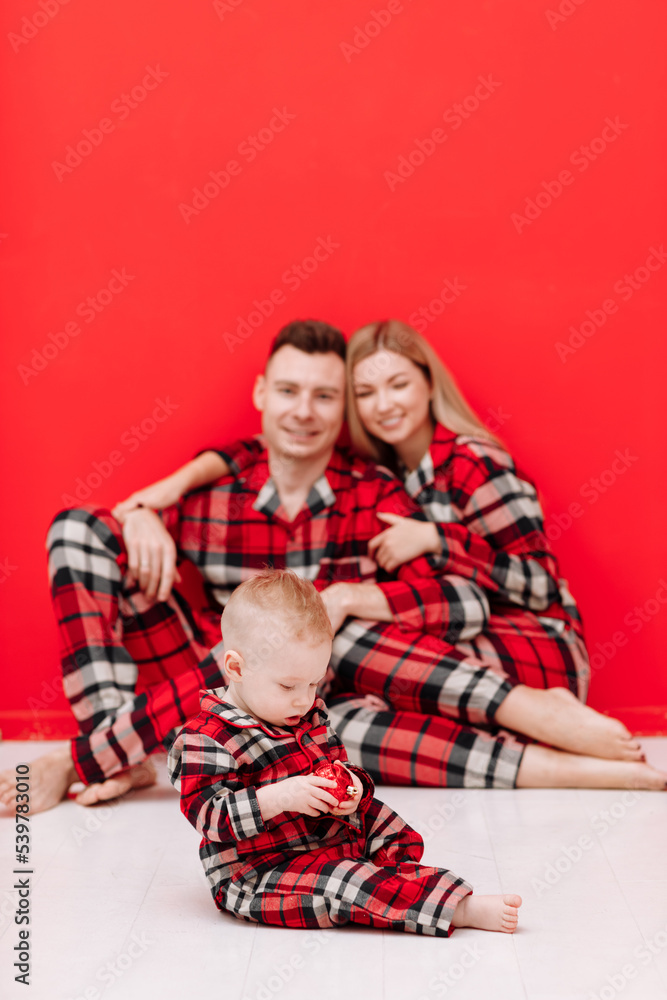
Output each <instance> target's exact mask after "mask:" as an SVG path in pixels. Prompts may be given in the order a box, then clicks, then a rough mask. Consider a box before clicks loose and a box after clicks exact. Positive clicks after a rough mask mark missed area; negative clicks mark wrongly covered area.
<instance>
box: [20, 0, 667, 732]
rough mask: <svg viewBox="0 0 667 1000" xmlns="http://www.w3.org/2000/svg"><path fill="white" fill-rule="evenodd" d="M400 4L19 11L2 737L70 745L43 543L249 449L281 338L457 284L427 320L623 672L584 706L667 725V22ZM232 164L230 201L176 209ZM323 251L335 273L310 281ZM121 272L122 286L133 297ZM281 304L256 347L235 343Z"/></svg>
mask: <svg viewBox="0 0 667 1000" xmlns="http://www.w3.org/2000/svg"><path fill="white" fill-rule="evenodd" d="M399 8H400V9H399ZM373 10H375V12H376V14H375V15H373V14H372V11H373ZM391 10H393V12H394V13H393V14H392V15H391V17H390V16H389V13H385V12H386V11H387V4H386V2H385V0H377V3H376V4H375V5H373V4H372V3H371V2H370V0H368V2H363V0H348V2H346V3H309V2H305V0H301V2H299V0H284V2H282V3H280V4H276V3H273V2H271V0H229V2H227V3H225V2H218V3H215V4H214V3H208V2H207V3H194V4H184V3H176V2H173V0H159V2H157V0H153V2H149V0H132V2H131V3H130V2H129V0H118V2H116V3H114V4H102V3H91V2H88V3H85V2H83V0H71V2H69V3H67V4H66V5H65V6H60V5H59V2H58V0H42V2H41V3H40V2H39V0H30V2H22V0H8V2H6V3H5V4H3V7H2V12H1V13H0V23H1V25H2V31H0V42H1V47H2V49H3V52H4V56H3V69H2V84H3V86H2V92H3V94H4V98H3V103H4V107H3V118H2V120H3V122H4V126H3V127H4V132H5V144H4V149H5V153H4V157H3V159H4V167H5V181H4V189H5V193H6V194H9V197H8V198H7V199H6V205H5V211H4V215H3V220H2V231H3V232H2V240H1V246H0V253H1V256H2V266H3V278H4V288H5V292H4V305H3V319H4V329H5V338H4V346H3V351H4V364H3V369H2V403H1V406H2V426H3V442H2V451H3V454H2V458H3V468H4V469H5V473H4V483H5V488H4V489H3V490H2V491H1V493H0V505H1V507H2V512H1V513H2V519H1V523H2V525H3V539H2V545H1V547H0V581H1V582H0V597H1V599H2V604H3V618H2V634H1V635H0V655H1V656H2V660H3V668H4V669H3V686H2V694H3V697H2V702H3V708H2V713H1V716H0V723H1V724H2V729H3V732H4V735H5V737H13V736H22V737H25V736H26V735H33V736H36V737H53V736H57V735H62V734H64V733H67V732H70V731H71V724H70V721H69V715H68V712H67V708H66V703H65V701H64V699H63V697H62V693H61V692H59V685H58V677H59V669H58V661H57V645H56V633H55V626H54V621H53V618H52V613H51V609H50V604H49V599H48V592H47V582H46V572H45V553H44V537H45V533H46V530H47V526H48V523H49V521H50V518H51V517H52V515H53V514H54V513H55V512H56V510H58V509H59V508H60V507H62V506H64V505H67V497H68V496H69V497H72V496H74V495H75V491H76V489H77V487H79V488H80V487H81V482H80V480H81V481H83V483H84V485H85V483H86V481H88V483H89V486H88V488H89V489H90V490H91V495H90V498H89V499H91V500H93V501H94V502H103V503H108V504H109V505H111V504H113V502H115V501H117V500H118V499H120V498H122V497H124V496H126V495H127V494H128V493H129V492H130V491H131V490H132V489H134V488H137V487H138V486H140V485H144V484H146V483H147V482H149V481H151V480H152V479H154V478H156V477H158V476H160V475H164V474H166V473H167V472H168V471H170V470H171V469H172V468H174V467H175V466H176V465H177V464H180V463H181V462H183V461H184V460H186V459H187V458H188V457H190V456H191V455H192V453H193V452H194V451H195V450H197V449H198V448H200V447H201V446H203V445H204V444H206V443H210V442H214V441H219V440H224V439H228V438H230V437H231V436H235V435H238V434H239V433H245V432H248V431H251V430H254V429H256V428H257V426H258V425H257V420H256V418H255V416H254V414H253V412H252V410H251V407H250V403H249V390H250V386H251V383H252V378H253V376H254V374H255V372H256V371H257V369H258V366H259V365H260V363H261V359H262V357H263V354H264V352H265V348H266V346H267V344H268V341H269V339H270V338H271V336H272V335H273V333H274V332H275V331H276V329H277V328H278V326H279V325H281V324H282V323H284V322H286V321H287V320H289V319H291V318H294V317H297V316H316V317H321V318H325V319H327V320H329V321H331V322H333V323H336V324H339V325H340V326H341V327H342V328H343V329H344V330H345V331H347V332H351V331H352V330H353V329H354V328H356V327H357V326H358V325H360V324H361V323H363V322H367V321H369V320H371V319H375V318H378V317H381V316H389V315H391V316H398V317H402V318H406V319H409V318H410V317H411V316H413V314H414V313H415V312H416V311H418V310H419V309H420V307H425V308H426V309H430V307H429V303H430V302H431V301H432V300H436V299H438V297H439V296H440V293H441V291H442V290H443V288H445V287H446V285H445V282H446V281H447V280H449V282H450V283H451V285H453V286H454V287H455V288H457V289H458V294H457V295H448V296H447V298H449V299H451V300H453V301H450V302H448V303H447V304H446V305H445V304H444V303H442V301H441V300H439V302H436V305H435V307H434V309H435V310H440V312H441V314H439V315H434V313H432V312H429V316H431V319H430V320H429V321H427V322H426V323H424V324H422V328H425V332H426V334H427V336H428V337H429V338H430V339H431V341H432V343H433V344H434V345H435V346H436V347H437V349H438V350H439V351H440V353H441V355H442V357H443V358H444V360H445V361H446V363H447V364H448V365H449V366H450V367H451V369H452V370H453V371H454V372H455V373H456V375H457V376H458V379H459V381H460V383H461V385H462V387H463V389H464V391H465V393H466V394H467V396H468V398H469V399H470V401H471V402H472V404H473V405H474V406H475V407H476V408H477V409H478V411H479V412H480V414H481V415H482V416H483V417H484V418H485V419H486V420H487V421H488V423H489V424H490V426H492V427H493V428H494V429H496V430H498V431H499V433H500V434H501V435H502V436H503V437H504V439H505V441H506V442H507V443H508V445H509V446H510V448H511V450H512V451H513V453H514V455H515V457H516V458H517V460H518V461H519V462H520V463H522V464H523V465H524V467H525V468H526V469H527V470H528V471H530V472H531V473H532V475H533V476H534V477H535V479H536V480H537V482H538V484H539V486H540V488H541V491H542V494H543V499H544V504H545V509H546V512H547V528H548V531H549V533H550V535H551V537H552V538H553V539H554V544H555V548H556V550H557V552H558V554H559V555H560V557H561V561H562V567H563V571H564V574H565V575H566V576H567V577H568V579H569V580H570V584H571V587H572V590H573V592H574V593H575V594H576V596H577V598H578V600H579V602H580V605H581V608H582V611H583V614H584V616H585V620H586V623H587V628H588V637H589V643H590V646H591V649H592V651H593V652H595V653H596V654H597V657H596V658H594V664H595V666H596V669H595V672H594V679H593V691H592V696H591V703H592V704H593V705H594V706H596V707H601V708H604V709H610V710H613V711H617V712H618V713H619V714H620V715H621V716H622V717H623V718H625V719H626V720H628V721H630V722H631V723H632V724H633V725H637V726H639V727H640V728H641V729H642V730H643V731H644V732H651V731H653V732H657V731H665V727H666V725H667V723H666V713H667V680H666V678H665V671H664V667H663V662H664V652H663V651H664V648H665V639H666V638H667V634H666V633H667V614H666V613H665V604H664V601H665V600H667V586H664V587H663V589H661V587H662V584H661V582H660V581H661V580H665V579H666V578H667V568H666V562H665V547H666V546H665V532H664V529H663V525H664V517H665V515H664V499H663V497H664V488H665V471H664V461H663V456H664V451H663V447H662V446H663V438H664V427H665V414H664V407H665V392H664V375H665V367H664V361H665V357H664V355H665V348H664V346H663V344H664V341H663V339H662V336H661V333H662V331H661V327H660V320H661V319H664V317H663V316H662V313H663V301H664V289H665V275H666V274H667V267H665V266H664V263H665V258H664V255H663V257H662V258H661V257H660V254H658V256H652V257H651V256H650V254H651V253H652V248H656V249H657V250H658V251H660V248H661V246H662V243H661V241H662V240H664V239H665V201H664V191H665V185H664V154H665V147H666V141H665V129H664V122H665V117H666V116H665V106H664V105H665V101H664V96H665V85H664V75H663V66H664V43H665V27H666V24H667V13H666V12H665V9H664V7H663V5H661V4H659V3H657V2H654V3H651V2H643V3H642V2H640V3H638V4H635V5H633V7H632V12H631V16H629V12H628V7H627V5H626V4H624V3H623V4H622V3H620V2H616V0H607V2H606V3H605V4H600V3H599V2H596V0H588V2H582V0H579V3H578V4H575V3H574V2H571V0H560V7H559V6H558V4H557V3H556V0H554V4H553V6H552V7H548V6H545V4H544V3H543V2H528V0H523V2H522V0H502V2H500V0H459V2H449V3H439V2H426V0H413V2H410V0H404V2H403V3H402V5H401V4H398V3H397V2H396V0H392V4H391ZM25 19H27V20H25ZM367 24H368V25H369V27H368V29H366V28H364V25H367ZM147 68H150V69H151V70H152V71H153V74H152V76H151V75H148V76H147V73H148V69H147ZM144 78H146V83H147V84H148V86H149V87H152V88H153V89H142V88H143V83H142V81H143V80H144ZM480 78H482V79H483V80H486V81H487V83H486V85H485V87H482V86H481V84H480ZM133 88H139V89H134V90H133ZM476 88H480V89H479V90H478V96H477V98H475V96H474V95H475V91H476ZM124 95H129V100H128V101H126V100H125V97H124ZM481 98H483V99H481ZM457 104H459V105H461V104H462V105H463V108H462V110H463V112H465V116H462V115H461V113H460V111H457V110H456V107H455V106H456V105H457ZM275 109H277V110H278V111H279V112H281V114H282V119H283V120H280V118H276V117H275V115H276V110H275ZM290 116H291V117H290ZM104 119H106V121H105V122H104V123H103V125H102V127H100V122H101V121H102V120H104ZM607 119H611V121H612V122H614V123H616V124H615V127H614V128H613V129H611V128H610V127H609V126H606V125H605V123H606V120H607ZM271 124H272V125H273V131H269V132H260V130H262V129H267V128H270V126H271ZM281 125H282V126H283V127H282V130H281V131H278V127H279V126H281ZM605 128H606V133H605V134H606V140H605V139H600V138H599V137H601V136H602V134H603V130H604V129H605ZM434 129H440V132H438V133H436V138H437V139H438V140H440V141H439V142H437V143H436V142H434V141H431V142H430V143H429V142H428V141H425V140H427V139H428V137H429V136H431V134H432V133H433V130H434ZM85 130H88V133H89V136H88V140H87V141H88V143H89V145H86V143H85V142H84V144H83V145H82V146H80V147H79V150H78V153H77V151H76V148H77V145H78V144H79V143H81V141H82V140H84V139H85ZM96 130H97V131H96ZM105 130H106V131H105ZM258 133H259V134H260V136H263V139H261V138H260V140H259V143H260V146H262V147H263V148H261V149H258V148H255V151H254V152H255V155H254V156H252V152H251V150H252V147H251V146H250V145H248V144H247V139H248V137H249V136H253V135H258ZM443 137H444V138H443ZM596 139H597V140H598V141H597V142H593V144H592V146H591V143H592V141H593V140H596ZM416 140H420V141H421V142H422V148H423V150H424V151H425V152H424V153H423V154H422V157H421V158H422V159H423V161H424V162H420V156H419V154H418V153H417V154H415V150H417V145H416ZM68 146H72V147H74V152H70V154H69V158H68V159H66V157H67V156H68V153H67V147H68ZM580 147H588V149H589V152H588V153H586V152H585V151H582V150H581V148H580ZM411 153H412V154H413V155H412V161H413V166H412V172H410V171H411V168H410V161H409V159H408V158H409V156H410V154H411ZM402 156H403V157H405V158H406V160H403V161H401V160H400V157H402ZM78 160H79V161H80V162H78ZM230 160H234V161H236V164H237V167H236V172H235V173H234V174H232V175H230V176H228V177H227V178H225V177H221V178H220V180H221V182H222V183H224V184H225V186H224V189H222V190H217V191H216V190H215V185H214V186H213V187H209V188H207V189H205V190H206V191H207V193H208V195H210V196H211V197H210V200H208V201H207V199H206V197H205V196H200V198H199V200H198V201H195V202H194V206H195V207H197V206H198V211H197V213H194V212H190V211H188V209H187V208H183V206H193V198H194V197H195V195H194V189H195V188H199V189H200V190H201V189H202V188H203V185H205V184H206V183H207V182H210V181H211V178H210V176H209V174H210V172H211V171H213V172H214V173H215V172H219V171H221V170H224V169H225V167H226V164H228V162H229V161H230ZM406 162H407V165H406ZM401 163H402V164H403V167H402V170H403V174H404V175H405V177H404V178H399V177H397V176H396V175H397V173H398V167H399V165H400V164H401ZM232 170H234V168H232ZM562 171H569V174H568V175H567V176H566V177H565V178H563V177H561V181H559V182H557V178H558V176H559V174H561V172H562ZM563 180H567V183H565V184H563V183H562V182H563ZM559 185H560V189H559ZM540 192H541V194H540V197H539V198H538V199H537V202H536V203H535V199H536V197H537V195H538V194H539V193H540ZM527 200H533V202H534V204H533V206H532V207H531V206H530V205H527ZM529 215H532V219H529V218H528V216H529ZM521 217H523V218H521ZM320 239H321V240H322V241H324V244H327V245H328V247H329V250H328V251H327V253H328V256H327V257H326V259H324V260H322V261H320V262H318V263H317V269H316V270H312V268H313V263H312V262H310V261H308V262H306V268H308V267H310V268H311V273H308V271H304V270H301V274H302V275H303V278H299V272H298V271H295V270H294V268H295V267H296V268H301V262H302V261H304V258H307V257H309V256H310V255H311V254H312V253H313V250H314V248H315V247H316V245H317V244H318V240H320ZM322 245H323V244H322V243H320V246H322ZM660 252H661V251H660ZM319 256H320V257H324V256H325V251H324V250H322V251H321V252H320V254H319ZM647 258H648V259H649V265H650V267H653V268H654V270H650V269H649V268H648V267H646V261H647ZM638 268H640V270H637V269H638ZM641 268H644V269H643V270H641ZM114 269H115V270H117V271H119V272H120V273H121V274H123V273H124V274H125V275H126V277H125V278H124V281H125V284H122V283H118V282H116V283H113V284H114V287H115V289H116V291H112V292H110V293H108V292H106V291H104V289H107V287H108V286H109V282H110V281H111V280H112V273H113V271H114ZM123 269H124V270H123ZM626 274H627V275H630V276H632V275H635V277H634V278H633V281H634V282H635V286H636V287H634V288H633V287H632V286H631V285H628V284H627V283H626V279H624V275H626ZM130 275H131V276H132V277H131V278H130V277H129V276H130ZM297 279H298V280H297ZM619 282H620V284H619ZM100 290H103V291H102V295H101V296H99V297H98V293H99V292H100ZM272 292H273V293H274V302H275V300H278V301H279V303H280V304H279V305H275V304H274V306H273V309H274V311H273V313H272V314H271V315H270V316H267V317H266V318H263V317H261V315H259V314H257V315H255V316H254V317H253V320H254V321H255V323H257V327H256V329H254V331H253V333H252V335H251V336H250V337H249V338H247V339H242V338H239V340H238V341H237V342H236V343H234V342H233V339H232V340H230V338H225V336H224V334H225V333H227V334H230V335H234V334H235V333H236V331H237V327H238V325H239V318H245V319H247V317H248V315H249V313H250V312H251V311H252V310H253V309H255V308H256V306H254V305H253V302H254V300H255V299H257V300H259V301H260V302H264V303H265V305H264V310H265V312H267V313H268V312H269V309H270V301H271V300H270V296H271V293H272ZM89 297H93V298H94V299H95V300H96V303H95V306H96V307H97V308H98V309H99V310H100V311H97V312H96V311H94V309H95V306H93V305H86V300H87V299H88V298H89ZM108 300H110V301H108ZM267 301H268V303H269V305H267V304H266V302H267ZM605 302H607V307H608V310H609V313H608V314H606V315H605V312H604V308H603V303H605ZM610 303H611V304H610ZM614 307H615V309H614ZM91 309H92V310H93V311H92V312H91ZM588 311H590V312H591V313H592V318H591V317H590V316H589V315H587V313H588ZM413 319H414V317H413ZM259 320H261V322H258V321H259ZM586 320H588V325H587V326H585V327H584V334H582V333H580V334H579V335H578V339H577V337H576V336H575V339H574V340H573V341H572V343H571V344H570V345H569V346H570V347H571V348H572V349H571V350H570V351H569V352H568V353H564V351H563V348H562V347H561V348H559V347H558V345H559V344H568V339H569V338H570V337H572V336H573V333H572V327H575V328H581V326H582V324H583V323H584V322H585V321H586ZM603 320H604V322H603ZM67 324H70V325H69V326H67ZM597 324H599V325H597ZM242 329H243V328H242ZM586 332H587V333H588V335H585V333H586ZM577 345H578V346H577ZM156 400H162V401H163V402H164V403H166V404H167V408H166V409H164V410H161V411H158V415H159V416H162V417H165V419H163V420H162V421H161V422H156V421H155V420H154V419H153V416H152V414H153V411H154V410H155V409H156V406H157V405H158V404H157V403H156ZM167 413H168V416H166V414H167ZM133 427H137V428H138V432H137V431H135V430H133V429H132V428H133ZM617 451H620V452H621V454H623V455H625V456H626V457H625V463H622V462H620V461H616V464H615V466H614V465H613V463H614V461H615V456H616V452H617ZM111 453H115V454H114V457H113V459H112V460H111V461H110V458H109V456H110V455H111ZM114 461H115V463H116V464H115V465H114V464H113V462H114ZM96 472H97V478H95V475H93V474H94V473H96ZM91 476H92V478H91ZM596 480H597V481H598V483H597V485H596V484H595V481H596ZM571 504H578V506H576V507H574V508H573V512H576V514H577V516H576V517H574V518H572V517H571V516H570V521H571V523H569V522H568V516H569V515H567V511H568V508H569V506H570V505H571ZM661 598H662V601H661ZM636 608H638V609H639V610H638V611H636V610H633V609H636ZM642 619H643V620H642ZM598 644H599V645H598Z"/></svg>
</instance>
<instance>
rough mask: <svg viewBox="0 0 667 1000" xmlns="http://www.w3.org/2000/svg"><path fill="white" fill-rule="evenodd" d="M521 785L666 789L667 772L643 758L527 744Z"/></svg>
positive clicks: (520, 779)
mask: <svg viewBox="0 0 667 1000" xmlns="http://www.w3.org/2000/svg"><path fill="white" fill-rule="evenodd" d="M516 787H517V788H634V789H635V790H641V789H643V790H646V791H657V792H663V791H665V789H667V773H665V772H664V771H658V770H657V769H656V768H655V767H651V766H650V765H649V764H644V763H642V762H641V761H626V760H604V759H603V758H601V757H587V756H584V755H582V754H575V753H566V752H565V751H563V750H552V749H551V748H550V747H538V746H532V745H531V746H527V747H526V748H525V750H524V752H523V757H522V760H521V764H520V765H519V773H518V775H517V780H516Z"/></svg>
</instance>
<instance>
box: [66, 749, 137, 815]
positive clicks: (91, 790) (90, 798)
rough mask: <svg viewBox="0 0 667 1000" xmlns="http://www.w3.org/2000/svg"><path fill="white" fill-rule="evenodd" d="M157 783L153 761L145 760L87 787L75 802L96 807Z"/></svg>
mask: <svg viewBox="0 0 667 1000" xmlns="http://www.w3.org/2000/svg"><path fill="white" fill-rule="evenodd" d="M156 781H157V775H156V773H155V765H154V764H153V762H152V761H151V760H145V761H143V762H142V763H141V764H136V765H135V766H134V767H131V768H129V770H127V771H121V772H120V773H119V774H114V776H113V777H112V778H107V780H106V781H100V782H96V783H95V784H93V785H86V787H85V788H84V790H83V791H82V792H79V794H78V795H77V797H76V799H75V802H78V803H79V805H80V806H94V805H96V804H97V803H98V802H108V801H109V800H110V799H119V798H120V797H121V795H127V793H128V792H129V791H131V789H133V788H148V787H149V785H154V784H155V782H156Z"/></svg>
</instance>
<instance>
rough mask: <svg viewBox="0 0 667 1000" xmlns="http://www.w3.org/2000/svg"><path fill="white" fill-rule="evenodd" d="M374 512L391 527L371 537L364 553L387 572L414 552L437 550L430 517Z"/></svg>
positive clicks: (422, 552) (439, 549) (435, 530)
mask: <svg viewBox="0 0 667 1000" xmlns="http://www.w3.org/2000/svg"><path fill="white" fill-rule="evenodd" d="M377 516H378V518H379V519H380V520H381V521H385V522H386V523H387V524H389V525H391V527H389V528H386V529H385V530H384V531H381V532H380V534H379V535H375V537H374V538H371V540H370V541H369V543H368V554H369V555H370V556H371V557H372V558H374V559H375V561H376V563H377V564H378V565H379V566H382V568H383V569H385V570H386V571H387V573H393V572H394V570H395V569H397V568H398V567H399V566H402V565H403V563H405V562H410V560H411V559H416V558H417V556H423V555H424V554H425V553H427V552H440V551H441V549H442V546H441V544H440V536H439V535H438V529H437V528H436V526H435V524H434V523H433V522H432V521H417V520H416V519H415V518H412V517H399V515H398V514H381V513H378V515H377Z"/></svg>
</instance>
